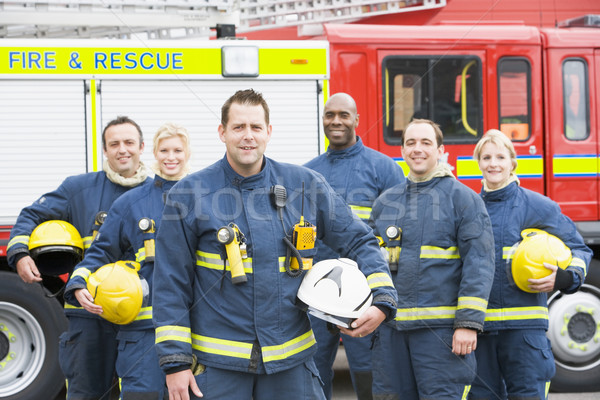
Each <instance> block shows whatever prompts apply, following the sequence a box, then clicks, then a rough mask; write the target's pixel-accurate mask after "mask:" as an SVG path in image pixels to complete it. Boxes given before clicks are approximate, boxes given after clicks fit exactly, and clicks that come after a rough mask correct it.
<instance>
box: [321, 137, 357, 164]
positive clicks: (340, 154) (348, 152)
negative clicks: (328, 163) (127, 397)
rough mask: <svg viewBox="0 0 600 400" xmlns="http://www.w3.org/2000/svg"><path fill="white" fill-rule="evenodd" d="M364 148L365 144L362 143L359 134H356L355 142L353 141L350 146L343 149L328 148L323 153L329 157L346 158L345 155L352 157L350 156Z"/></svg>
mask: <svg viewBox="0 0 600 400" xmlns="http://www.w3.org/2000/svg"><path fill="white" fill-rule="evenodd" d="M364 148H365V145H364V144H363V141H362V139H361V138H360V136H356V143H354V144H353V145H352V146H350V147H348V148H347V149H343V150H331V149H328V150H327V153H325V154H327V157H328V158H330V159H337V158H346V157H352V156H355V155H357V154H358V153H360V152H361V151H363V149H364Z"/></svg>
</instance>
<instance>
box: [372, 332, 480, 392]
mask: <svg viewBox="0 0 600 400" xmlns="http://www.w3.org/2000/svg"><path fill="white" fill-rule="evenodd" d="M453 334H454V330H453V329H451V328H431V329H416V330H411V331H399V330H396V329H394V328H391V327H390V326H388V325H385V324H382V325H380V326H379V328H378V330H377V331H376V334H375V338H374V341H373V398H374V399H379V400H384V399H385V400H399V399H402V400H419V399H423V400H424V399H439V400H441V399H448V400H450V399H452V400H458V399H466V396H467V393H468V390H469V385H470V384H471V382H472V381H473V379H474V378H475V371H476V361H475V355H474V354H473V353H471V354H468V355H466V356H457V355H455V354H453V353H452V336H453Z"/></svg>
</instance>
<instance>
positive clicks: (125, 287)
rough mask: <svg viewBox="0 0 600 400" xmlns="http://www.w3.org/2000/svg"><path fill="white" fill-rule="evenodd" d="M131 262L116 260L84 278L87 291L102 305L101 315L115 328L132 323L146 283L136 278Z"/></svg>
mask: <svg viewBox="0 0 600 400" xmlns="http://www.w3.org/2000/svg"><path fill="white" fill-rule="evenodd" d="M139 269H140V264H139V263H137V262H135V261H117V262H115V263H112V264H106V265H104V266H102V267H100V268H99V269H98V270H97V271H96V272H94V273H93V274H91V275H90V276H89V278H88V282H87V289H88V290H89V292H90V293H91V295H92V296H93V297H94V302H95V303H96V304H98V305H100V306H102V314H101V316H102V317H103V318H104V319H106V320H108V321H110V322H112V323H114V324H119V325H125V324H128V323H130V322H132V321H133V320H134V319H135V318H136V317H137V315H138V313H139V312H140V309H141V308H142V304H143V303H144V299H145V297H147V296H148V284H147V282H146V280H145V279H144V280H142V279H140V276H139V275H138V273H137V271H139Z"/></svg>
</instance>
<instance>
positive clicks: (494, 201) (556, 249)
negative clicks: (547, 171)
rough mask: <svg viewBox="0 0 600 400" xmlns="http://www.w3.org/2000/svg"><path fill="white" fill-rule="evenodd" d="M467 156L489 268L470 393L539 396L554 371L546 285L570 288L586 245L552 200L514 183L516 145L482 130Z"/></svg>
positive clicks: (580, 273)
mask: <svg viewBox="0 0 600 400" xmlns="http://www.w3.org/2000/svg"><path fill="white" fill-rule="evenodd" d="M474 158H475V160H476V161H477V162H478V164H479V169H480V170H481V172H482V175H483V182H482V183H483V188H482V190H481V197H482V198H483V201H484V203H485V206H486V209H487V211H488V214H489V216H490V220H491V222H492V229H493V232H494V241H495V255H496V257H495V259H496V272H495V274H494V282H493V285H492V290H491V293H490V298H489V301H488V308H487V311H486V317H485V323H484V332H483V334H482V335H481V336H480V338H479V339H478V341H477V349H475V356H476V359H477V377H476V378H475V381H474V382H473V384H472V386H471V390H470V393H469V398H470V399H478V398H498V399H506V398H507V397H508V398H536V399H545V398H547V396H548V389H549V385H550V379H551V378H552V377H553V375H554V373H555V366H554V358H553V355H552V350H551V347H550V341H549V340H548V339H547V337H546V331H547V330H548V308H547V293H548V292H552V291H554V290H561V291H562V292H564V293H573V292H575V291H577V290H578V289H579V287H580V286H581V284H582V283H583V281H584V279H585V275H586V271H587V268H588V266H589V263H590V260H591V257H592V251H591V250H590V249H589V248H588V247H587V246H586V245H585V244H584V242H583V239H582V237H581V235H580V234H579V233H578V232H577V229H576V228H575V224H574V223H573V221H571V220H570V219H569V218H568V217H567V216H565V215H564V214H562V213H561V210H560V207H559V206H558V204H556V203H555V202H554V201H552V200H550V199H549V198H547V197H545V196H542V195H540V194H538V193H535V192H533V191H531V190H528V189H525V188H522V187H521V186H520V185H519V184H520V182H519V179H518V178H517V175H516V174H515V169H516V167H517V159H516V153H515V149H514V146H513V144H512V142H511V141H510V140H509V139H508V137H507V136H505V135H504V134H503V133H502V132H501V131H498V130H495V129H492V130H490V131H488V132H486V134H485V135H484V136H483V137H482V138H481V140H480V141H479V143H478V144H477V146H476V147H475V151H474Z"/></svg>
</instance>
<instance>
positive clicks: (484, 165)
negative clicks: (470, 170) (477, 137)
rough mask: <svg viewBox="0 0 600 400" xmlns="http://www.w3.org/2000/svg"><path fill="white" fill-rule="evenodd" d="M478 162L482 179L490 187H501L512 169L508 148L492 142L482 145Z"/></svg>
mask: <svg viewBox="0 0 600 400" xmlns="http://www.w3.org/2000/svg"><path fill="white" fill-rule="evenodd" d="M478 163H479V169H480V170H481V173H482V174H483V179H485V181H486V184H487V186H488V187H489V188H490V189H497V188H499V187H501V186H502V185H503V184H504V182H506V180H507V179H508V178H509V176H510V173H511V172H512V171H513V169H514V167H513V163H512V160H511V158H510V152H509V151H508V149H507V148H506V147H504V146H497V145H496V144H495V143H493V142H487V143H486V144H484V145H483V147H482V148H481V153H480V154H479V160H478Z"/></svg>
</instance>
